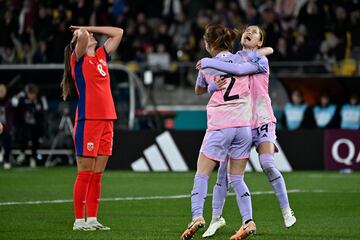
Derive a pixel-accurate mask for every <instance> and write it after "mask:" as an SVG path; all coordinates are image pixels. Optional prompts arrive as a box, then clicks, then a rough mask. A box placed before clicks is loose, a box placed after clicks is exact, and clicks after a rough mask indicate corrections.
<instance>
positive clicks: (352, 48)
mask: <svg viewBox="0 0 360 240" xmlns="http://www.w3.org/2000/svg"><path fill="white" fill-rule="evenodd" d="M359 5H360V2H359V0H252V1H250V0H228V1H225V0H151V1H143V0H107V1H106V0H104V1H101V0H64V1H59V0H54V1H48V0H3V1H0V19H1V23H0V26H1V30H2V34H1V36H0V62H1V63H2V64H9V63H50V62H51V63H60V62H62V61H63V49H64V47H65V45H66V44H67V43H68V42H69V41H70V40H71V32H70V31H69V29H68V27H69V26H70V25H113V26H120V27H122V28H124V29H125V37H124V40H123V42H122V47H120V48H119V50H118V53H117V56H116V57H115V59H116V60H119V61H122V62H131V61H134V62H136V63H144V62H146V61H150V64H151V62H152V61H157V60H159V61H167V60H166V59H169V60H171V61H195V60H197V59H199V58H201V57H203V56H204V55H205V53H204V51H203V50H202V47H201V46H202V44H203V43H202V34H203V29H204V26H206V24H208V23H212V22H217V23H222V24H224V25H226V26H227V27H231V28H233V27H240V26H243V25H245V24H258V25H260V26H262V27H263V28H264V29H265V31H266V35H267V41H266V45H267V46H271V47H273V48H274V49H275V54H274V55H273V56H271V57H270V58H271V60H277V61H294V60H295V61H311V60H327V61H332V62H335V61H339V60H343V59H346V58H350V57H353V58H360V57H359V52H360V50H359V48H360V10H359V9H360V7H359ZM149 56H150V57H149ZM148 58H150V59H148ZM164 59H165V60H164Z"/></svg>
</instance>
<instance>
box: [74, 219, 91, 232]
mask: <svg viewBox="0 0 360 240" xmlns="http://www.w3.org/2000/svg"><path fill="white" fill-rule="evenodd" d="M73 230H74V231H95V230H96V229H95V228H91V227H90V226H89V225H88V224H87V222H85V221H79V222H76V221H75V222H74V226H73Z"/></svg>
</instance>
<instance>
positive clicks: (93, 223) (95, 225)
mask: <svg viewBox="0 0 360 240" xmlns="http://www.w3.org/2000/svg"><path fill="white" fill-rule="evenodd" d="M86 223H87V225H88V226H89V227H90V228H91V229H93V230H100V231H109V230H111V228H109V227H107V226H104V225H102V224H101V223H99V222H98V221H97V220H88V221H87V222H86Z"/></svg>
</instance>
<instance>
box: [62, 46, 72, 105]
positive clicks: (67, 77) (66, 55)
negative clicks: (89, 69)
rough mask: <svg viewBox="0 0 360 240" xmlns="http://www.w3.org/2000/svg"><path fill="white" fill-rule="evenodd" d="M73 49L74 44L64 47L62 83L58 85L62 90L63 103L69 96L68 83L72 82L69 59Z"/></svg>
mask: <svg viewBox="0 0 360 240" xmlns="http://www.w3.org/2000/svg"><path fill="white" fill-rule="evenodd" d="M73 49H74V43H73V42H71V43H69V44H68V45H66V47H65V50H64V73H63V78H62V81H61V83H60V87H61V89H62V94H61V96H62V98H63V100H64V101H65V100H66V98H67V97H68V96H70V95H71V89H70V81H72V76H71V65H70V58H71V53H72V51H73Z"/></svg>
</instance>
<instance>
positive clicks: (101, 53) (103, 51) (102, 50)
mask: <svg viewBox="0 0 360 240" xmlns="http://www.w3.org/2000/svg"><path fill="white" fill-rule="evenodd" d="M96 54H98V55H99V56H101V57H105V59H106V62H110V61H111V56H110V55H109V54H108V52H107V51H106V49H105V47H104V46H101V47H99V48H98V49H97V50H96Z"/></svg>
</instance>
